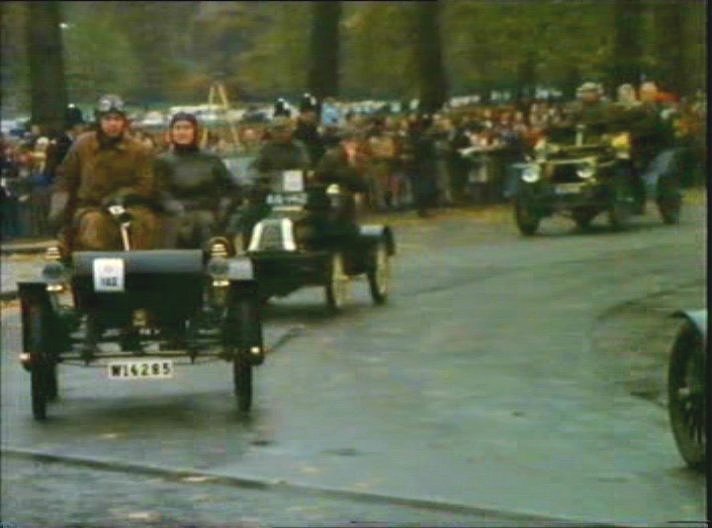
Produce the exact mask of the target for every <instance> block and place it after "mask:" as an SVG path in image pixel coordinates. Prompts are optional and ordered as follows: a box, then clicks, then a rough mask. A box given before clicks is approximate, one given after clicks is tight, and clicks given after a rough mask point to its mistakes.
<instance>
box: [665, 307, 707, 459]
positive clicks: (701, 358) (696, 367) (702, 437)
mask: <svg viewBox="0 0 712 528" xmlns="http://www.w3.org/2000/svg"><path fill="white" fill-rule="evenodd" d="M674 315H675V316H676V317H679V318H681V319H682V325H681V326H680V329H679V330H678V333H677V335H676V337H675V340H674V342H673V344H672V349H671V351H670V363H669V367H668V412H669V414H670V425H671V427H672V432H673V436H674V437H675V443H676V444H677V448H678V451H680V455H682V458H683V459H684V460H685V462H686V463H687V465H688V466H689V467H691V468H693V469H698V470H704V468H705V463H706V460H707V459H706V448H707V421H706V420H707V398H708V397H709V395H708V393H707V310H698V311H689V312H677V313H675V314H674Z"/></svg>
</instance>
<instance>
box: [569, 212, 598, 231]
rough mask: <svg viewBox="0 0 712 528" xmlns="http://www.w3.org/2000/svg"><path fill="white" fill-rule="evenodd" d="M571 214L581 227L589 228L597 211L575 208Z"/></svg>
mask: <svg viewBox="0 0 712 528" xmlns="http://www.w3.org/2000/svg"><path fill="white" fill-rule="evenodd" d="M571 216H572V217H573V219H574V222H576V226H577V227H578V228H579V229H588V228H589V227H590V225H591V221H592V220H593V218H594V217H595V216H596V211H592V210H590V209H574V210H573V211H572V212H571Z"/></svg>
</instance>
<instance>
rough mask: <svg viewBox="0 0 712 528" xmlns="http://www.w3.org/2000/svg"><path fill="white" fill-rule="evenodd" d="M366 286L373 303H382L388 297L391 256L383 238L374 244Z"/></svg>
mask: <svg viewBox="0 0 712 528" xmlns="http://www.w3.org/2000/svg"><path fill="white" fill-rule="evenodd" d="M367 277H368V287H369V289H370V290H371V298H372V299H373V302H374V303H375V304H383V303H385V302H386V300H387V299H388V294H389V293H390V288H391V256H390V255H389V254H388V247H387V246H386V242H385V240H380V241H379V242H378V244H377V245H376V251H375V253H374V255H373V265H372V267H371V269H369V271H368V273H367Z"/></svg>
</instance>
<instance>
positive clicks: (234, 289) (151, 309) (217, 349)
mask: <svg viewBox="0 0 712 528" xmlns="http://www.w3.org/2000/svg"><path fill="white" fill-rule="evenodd" d="M109 209H110V211H111V214H112V215H115V218H116V219H117V221H118V222H120V226H121V233H122V237H123V239H124V250H123V251H76V252H74V253H72V254H71V255H67V256H62V255H61V253H60V251H59V250H58V249H57V248H50V249H49V250H48V254H47V260H48V262H47V263H46V265H45V266H44V269H43V270H42V272H41V274H40V275H39V276H38V277H37V279H36V280H32V281H24V282H20V283H18V291H19V297H20V303H21V314H22V336H23V348H22V352H21V354H20V362H21V363H22V366H23V367H24V368H25V369H26V370H27V371H29V373H30V385H31V397H32V412H33V415H34V417H35V419H37V420H44V419H45V418H46V416H47V404H48V403H51V402H53V401H54V400H55V399H56V398H57V396H58V393H59V390H58V389H59V376H58V373H59V372H58V370H59V369H58V366H60V365H65V366H68V365H77V366H80V367H96V366H98V367H100V368H102V369H103V372H102V373H101V374H100V376H101V377H102V379H104V380H106V381H108V382H110V383H111V382H114V381H126V380H147V381H151V382H156V383H160V382H170V381H171V380H174V379H175V378H176V370H177V369H176V366H177V365H180V364H183V365H186V364H187V365H191V364H195V363H202V362H205V361H214V360H217V361H226V362H229V363H231V364H232V367H233V368H232V370H233V384H234V392H235V396H236V399H237V405H238V408H239V409H240V410H241V411H248V410H249V409H250V406H251V402H252V369H253V367H255V366H257V365H259V364H261V363H262V362H263V360H264V347H263V342H262V322H261V317H260V312H259V298H258V295H257V283H256V281H255V277H254V273H253V268H252V263H251V262H250V260H249V259H247V258H245V257H244V256H243V257H240V256H235V255H234V254H231V253H233V252H232V251H231V250H230V244H229V243H228V241H227V240H226V239H220V238H216V239H214V241H213V242H212V243H211V244H210V245H209V247H206V248H204V249H157V250H140V251H138V250H132V249H131V247H130V236H129V233H130V221H131V219H130V216H129V215H128V213H127V212H126V211H125V210H124V209H123V207H122V206H111V207H110V208H109Z"/></svg>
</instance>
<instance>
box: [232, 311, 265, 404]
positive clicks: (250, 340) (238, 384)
mask: <svg viewBox="0 0 712 528" xmlns="http://www.w3.org/2000/svg"><path fill="white" fill-rule="evenodd" d="M226 331H227V332H228V335H227V337H226V346H228V347H230V348H231V350H232V351H233V357H232V371H233V385H234V391H235V397H236V398H237V407H238V409H239V410H240V411H242V412H247V411H249V410H250V407H251V406H252V369H253V368H254V366H255V365H256V364H259V363H260V362H261V360H262V339H261V332H262V330H261V327H260V321H259V314H258V313H257V307H256V305H255V303H254V302H253V300H252V299H251V298H249V297H238V298H237V299H235V300H233V302H232V303H231V305H230V308H229V310H228V313H227V327H226ZM255 348H256V349H257V351H258V352H259V357H257V356H255V355H254V354H253V355H252V356H251V354H252V351H253V349H255Z"/></svg>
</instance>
